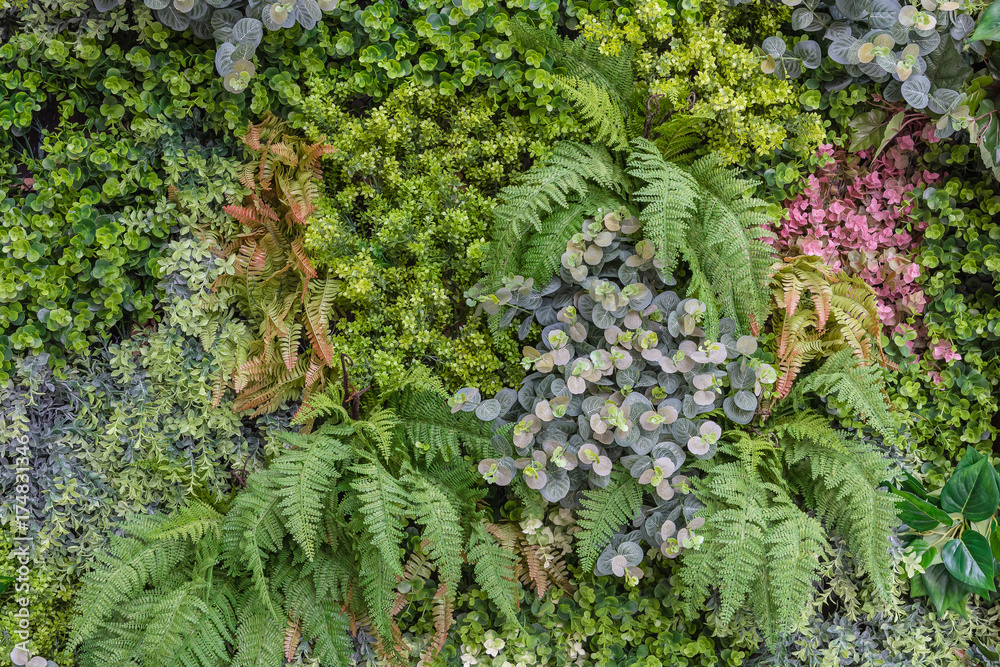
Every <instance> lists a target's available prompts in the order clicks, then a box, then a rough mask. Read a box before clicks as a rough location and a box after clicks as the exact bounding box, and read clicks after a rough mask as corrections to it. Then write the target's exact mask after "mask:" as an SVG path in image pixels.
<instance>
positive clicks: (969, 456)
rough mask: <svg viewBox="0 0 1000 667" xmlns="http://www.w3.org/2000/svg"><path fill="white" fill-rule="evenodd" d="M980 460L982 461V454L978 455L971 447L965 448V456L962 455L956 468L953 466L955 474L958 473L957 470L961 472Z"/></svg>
mask: <svg viewBox="0 0 1000 667" xmlns="http://www.w3.org/2000/svg"><path fill="white" fill-rule="evenodd" d="M982 460H983V455H982V454H980V453H979V452H978V451H976V450H975V449H973V448H972V447H966V448H965V454H963V455H962V460H961V461H959V462H958V465H957V466H955V472H958V471H959V470H962V469H964V468H968V467H969V466H971V465H972V464H973V463H977V462H979V461H982Z"/></svg>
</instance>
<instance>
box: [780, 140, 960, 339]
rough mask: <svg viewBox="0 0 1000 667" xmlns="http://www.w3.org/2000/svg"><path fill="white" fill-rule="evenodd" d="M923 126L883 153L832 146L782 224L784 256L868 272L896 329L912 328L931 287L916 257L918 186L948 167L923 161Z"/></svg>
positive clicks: (919, 225) (887, 320)
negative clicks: (935, 169)
mask: <svg viewBox="0 0 1000 667" xmlns="http://www.w3.org/2000/svg"><path fill="white" fill-rule="evenodd" d="M921 134H922V133H921V132H920V131H919V130H915V131H914V133H912V134H903V135H900V136H898V137H897V138H896V139H895V141H894V142H893V145H892V147H891V148H889V149H888V150H886V151H885V152H884V153H883V154H881V155H879V156H878V157H876V158H874V159H873V158H872V157H871V151H862V152H860V153H857V154H853V155H848V154H847V153H845V152H843V151H835V150H834V148H833V147H832V146H830V145H824V146H821V147H820V150H819V153H820V155H826V156H829V157H830V158H832V159H831V160H830V161H829V162H828V163H827V164H826V166H824V167H822V168H821V169H819V170H818V171H817V172H816V173H815V174H812V175H810V176H809V178H808V185H807V187H806V188H805V190H804V191H803V192H802V193H801V194H799V195H798V196H797V197H796V198H795V199H793V200H790V201H786V202H785V206H786V208H787V209H788V219H787V220H784V221H782V222H781V223H779V224H778V225H776V229H775V230H774V231H775V233H776V238H775V239H774V240H773V241H772V244H773V245H774V246H775V249H776V250H777V251H778V252H779V253H780V254H781V255H783V256H790V255H799V254H802V255H818V256H820V257H822V258H823V259H824V260H825V261H826V263H827V264H829V265H830V266H831V267H833V268H834V269H837V270H840V269H844V270H845V271H847V272H848V273H850V274H853V275H857V276H860V277H861V278H863V279H864V280H865V282H867V283H868V284H869V285H871V286H872V287H873V288H874V289H875V292H876V294H878V297H879V315H880V317H881V318H882V322H883V324H884V325H885V326H886V327H887V328H889V329H896V330H903V329H905V328H908V327H907V325H906V319H907V318H908V317H909V316H910V315H919V314H920V313H922V312H923V310H924V306H925V305H926V303H925V301H924V293H923V291H922V290H920V288H919V286H918V285H917V283H916V279H917V277H918V276H919V275H920V266H919V265H917V264H916V263H914V262H913V259H912V258H913V255H914V251H915V250H916V247H917V245H918V244H919V242H920V236H921V232H922V231H923V229H924V227H926V223H918V222H916V221H914V220H912V219H911V218H910V212H911V211H912V210H913V203H912V199H911V195H910V192H911V191H912V190H913V189H914V188H915V187H918V186H925V185H928V184H933V183H937V182H938V181H939V180H940V179H941V175H940V174H936V173H932V172H929V171H925V170H921V169H918V168H917V167H916V164H915V163H916V160H915V155H916V153H915V149H916V148H917V145H918V143H917V142H918V141H921V142H922V141H924V140H925V139H924V137H922V136H920V135H921Z"/></svg>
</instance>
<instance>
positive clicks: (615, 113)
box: [556, 76, 628, 151]
mask: <svg viewBox="0 0 1000 667" xmlns="http://www.w3.org/2000/svg"><path fill="white" fill-rule="evenodd" d="M556 82H557V89H558V91H559V92H560V93H561V94H562V96H563V97H564V98H566V100H567V101H568V102H569V103H570V104H572V105H573V106H574V107H575V108H576V109H577V111H579V113H580V115H581V116H582V117H583V124H584V125H585V126H586V127H587V128H588V129H589V130H590V131H591V132H592V133H593V138H594V140H596V141H599V142H601V143H603V144H606V145H607V146H609V147H610V148H612V149H614V150H619V151H624V150H627V149H628V135H627V134H626V128H625V123H626V115H627V113H628V110H627V107H626V106H625V104H624V103H623V100H621V99H620V98H618V96H617V95H615V94H614V92H612V91H609V90H607V89H606V88H604V87H602V86H601V85H600V84H598V83H596V82H595V81H593V80H590V79H580V78H577V77H571V76H567V77H562V76H560V77H556Z"/></svg>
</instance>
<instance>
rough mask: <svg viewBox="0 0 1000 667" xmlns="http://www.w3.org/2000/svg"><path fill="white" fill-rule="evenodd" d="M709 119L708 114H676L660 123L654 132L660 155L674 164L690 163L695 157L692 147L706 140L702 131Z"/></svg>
mask: <svg viewBox="0 0 1000 667" xmlns="http://www.w3.org/2000/svg"><path fill="white" fill-rule="evenodd" d="M708 120H709V118H708V117H707V116H696V115H691V114H675V115H673V116H671V117H670V119H669V120H667V121H666V122H665V123H661V124H660V125H658V126H657V127H656V128H655V129H654V130H653V132H654V133H655V134H656V139H654V143H655V144H656V147H657V148H658V149H659V150H660V156H661V157H662V158H663V159H664V160H666V161H667V162H673V163H674V164H688V163H690V162H691V160H693V159H694V156H693V154H692V149H694V148H695V147H696V146H698V145H699V144H701V143H702V142H703V141H704V138H703V135H702V134H701V131H702V129H703V128H704V126H705V122H706V121H708Z"/></svg>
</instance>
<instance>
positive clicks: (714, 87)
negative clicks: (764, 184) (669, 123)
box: [640, 3, 824, 164]
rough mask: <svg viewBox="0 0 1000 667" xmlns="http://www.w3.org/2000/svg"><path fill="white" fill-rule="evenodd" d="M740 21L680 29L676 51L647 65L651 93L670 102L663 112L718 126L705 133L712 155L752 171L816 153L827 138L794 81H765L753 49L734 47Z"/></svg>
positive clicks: (724, 19)
mask: <svg viewBox="0 0 1000 667" xmlns="http://www.w3.org/2000/svg"><path fill="white" fill-rule="evenodd" d="M704 4H708V3H704ZM738 16H739V15H738V14H729V13H724V12H719V13H716V14H714V15H713V16H711V17H710V18H707V19H706V20H705V21H703V22H683V23H679V24H678V25H677V31H676V33H675V35H674V37H673V38H672V39H671V40H670V44H669V48H667V49H664V50H663V51H662V52H661V53H660V55H659V56H658V57H652V56H649V55H647V56H646V58H644V59H643V58H640V66H641V67H643V68H648V74H649V81H650V86H649V93H650V94H651V95H663V96H664V97H663V98H662V99H660V106H661V109H662V110H665V111H682V112H683V111H686V110H688V109H690V113H692V114H695V115H704V116H708V117H709V118H711V119H712V120H711V121H709V122H708V123H706V127H705V130H704V132H703V134H704V136H705V137H706V139H707V141H708V147H709V148H710V149H711V150H713V151H716V152H717V153H719V154H720V155H721V156H722V157H723V158H725V159H726V160H727V161H729V162H732V163H736V162H742V163H744V164H745V163H746V162H747V161H748V160H751V161H752V160H754V159H756V158H760V157H762V156H765V155H768V154H770V153H773V152H774V151H775V150H776V149H779V148H782V147H784V148H786V149H787V150H790V151H791V152H793V153H796V154H805V153H808V152H810V151H812V150H814V149H815V148H816V146H818V145H819V144H820V143H822V140H823V138H824V130H823V126H822V123H821V121H820V118H819V117H818V116H817V115H816V114H813V113H804V112H803V111H802V108H801V106H800V105H799V101H798V98H799V95H800V93H801V90H800V89H799V86H798V85H797V84H796V83H795V82H794V81H779V80H777V79H775V78H774V77H771V76H768V75H766V74H764V73H763V72H761V70H760V61H759V59H758V58H757V57H756V56H754V55H753V53H752V52H751V51H750V49H749V48H747V47H744V46H741V45H740V44H738V43H736V42H734V41H733V39H732V38H731V37H730V36H729V34H728V31H729V30H730V23H729V21H731V20H732V21H734V20H735V18H736V17H738ZM734 27H735V26H734Z"/></svg>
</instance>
